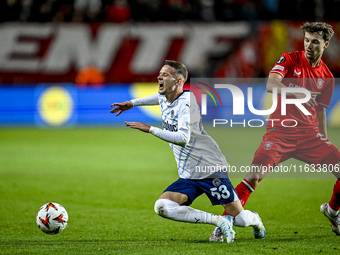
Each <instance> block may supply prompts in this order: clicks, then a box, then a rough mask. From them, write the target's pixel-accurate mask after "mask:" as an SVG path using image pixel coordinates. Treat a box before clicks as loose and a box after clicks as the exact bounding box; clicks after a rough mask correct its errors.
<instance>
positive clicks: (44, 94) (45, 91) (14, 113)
mask: <svg viewBox="0 0 340 255" xmlns="http://www.w3.org/2000/svg"><path fill="white" fill-rule="evenodd" d="M239 88H240V89H241V91H242V93H243V96H244V99H245V100H244V114H243V115H235V114H233V109H234V108H235V107H234V106H233V96H232V94H231V93H230V91H228V90H226V89H223V90H222V89H216V91H217V92H218V96H219V99H217V97H216V95H215V94H214V93H212V92H211V93H210V94H211V96H208V97H207V107H206V110H207V113H208V114H206V115H203V120H204V121H205V122H208V123H209V122H212V120H213V119H226V120H228V121H229V122H228V125H230V120H232V121H233V122H234V123H236V122H239V123H241V124H238V125H237V124H236V125H235V126H239V127H242V126H243V125H242V123H243V122H244V120H245V122H246V124H247V121H249V120H251V119H262V120H263V121H265V119H266V118H268V116H259V115H254V114H253V113H252V112H251V111H250V110H249V106H248V104H247V96H248V93H249V90H248V88H249V87H247V86H240V87H239ZM157 91H158V84H157V83H134V84H110V85H107V86H102V87H77V86H75V85H74V84H39V85H35V86H28V85H22V86H20V85H16V86H13V85H10V86H6V85H3V86H0V126H3V127H5V126H38V127H72V126H77V125H121V126H124V121H141V122H145V123H148V124H155V125H161V119H160V110H159V106H146V107H136V108H135V109H132V110H130V111H127V112H124V113H123V114H122V115H120V116H119V117H116V116H115V115H114V114H111V113H110V110H111V109H112V108H111V107H110V105H111V104H112V103H115V102H123V101H126V100H130V99H132V98H141V97H146V96H149V95H151V94H154V93H157ZM206 91H207V90H206ZM203 93H205V92H204V91H203ZM271 95H272V94H270V93H267V92H266V90H265V85H264V84H256V86H255V85H254V84H253V85H252V99H253V106H254V108H255V109H259V110H260V109H269V108H270V106H271ZM196 97H197V101H198V103H199V104H200V106H201V95H196ZM213 97H215V98H213ZM220 100H221V101H220ZM221 103H222V105H221ZM326 112H327V116H328V124H329V126H331V127H340V84H336V86H335V88H334V92H333V98H332V101H331V104H330V106H329V108H328V109H327V111H326ZM252 124H253V125H259V124H260V123H258V122H256V121H253V122H252ZM265 124H266V123H265ZM245 126H247V125H245Z"/></svg>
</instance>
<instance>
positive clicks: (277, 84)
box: [266, 73, 321, 107]
mask: <svg viewBox="0 0 340 255" xmlns="http://www.w3.org/2000/svg"><path fill="white" fill-rule="evenodd" d="M281 81H282V76H281V75H279V74H277V73H271V74H269V76H268V81H267V85H266V90H267V92H269V93H272V92H273V89H274V88H276V89H277V94H278V95H281V89H282V88H286V86H285V85H284V84H283V83H282V82H281ZM310 93H311V98H310V100H309V101H308V102H306V103H305V104H306V105H307V106H310V107H313V106H317V102H316V97H317V96H318V95H320V94H321V93H320V92H315V91H310ZM287 96H291V97H295V98H298V99H301V98H305V97H306V95H305V94H304V93H299V92H291V93H287Z"/></svg>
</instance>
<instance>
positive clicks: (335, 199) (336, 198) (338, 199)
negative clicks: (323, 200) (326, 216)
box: [328, 180, 340, 211]
mask: <svg viewBox="0 0 340 255" xmlns="http://www.w3.org/2000/svg"><path fill="white" fill-rule="evenodd" d="M328 204H329V206H330V207H331V208H332V209H333V210H335V211H337V210H339V209H340V181H339V180H337V181H336V182H335V185H334V188H333V195H332V198H331V200H330V201H329V203H328Z"/></svg>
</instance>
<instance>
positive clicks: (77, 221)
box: [0, 128, 340, 254]
mask: <svg viewBox="0 0 340 255" xmlns="http://www.w3.org/2000/svg"><path fill="white" fill-rule="evenodd" d="M209 131H210V130H209ZM339 131H340V130H339V129H330V130H329V138H330V139H331V141H332V142H333V143H334V144H335V145H337V146H338V147H339V146H340V136H339ZM210 133H211V135H212V136H213V137H215V138H216V140H218V141H217V142H218V143H219V144H220V146H221V149H222V151H223V152H224V154H225V155H226V157H227V159H228V161H229V162H230V163H231V164H234V165H237V166H241V165H249V164H250V163H251V160H252V157H253V154H254V152H255V150H256V148H257V146H258V145H259V143H260V141H261V137H262V135H263V133H264V130H263V129H250V128H248V129H241V128H240V129H230V128H229V129H228V128H226V129H221V130H218V131H215V130H214V131H213V132H210ZM221 137H223V138H221ZM219 140H220V141H219ZM221 140H223V141H221ZM290 162H294V161H290ZM269 175H270V174H269ZM177 178H178V174H177V170H176V165H175V160H174V157H173V155H172V152H171V149H170V148H169V146H168V144H167V143H166V142H163V141H161V140H159V139H157V138H155V137H153V136H152V135H149V134H145V133H142V132H139V131H137V130H132V129H129V128H77V129H29V128H27V129H0V205H1V206H0V254H315V253H323V254H339V251H340V246H339V243H340V236H336V235H335V234H334V233H333V232H332V231H331V227H330V223H329V222H328V221H327V220H326V218H325V217H324V216H323V215H322V214H321V213H320V212H319V206H320V205H321V204H322V203H324V202H328V201H329V198H330V196H331V193H332V188H333V184H334V182H335V178H304V179H302V178H273V177H272V178H270V176H268V178H266V179H265V180H264V181H263V182H262V183H261V185H260V186H259V187H258V189H257V190H256V191H255V192H254V194H252V196H251V198H250V199H249V201H248V203H247V205H246V208H247V209H249V210H256V211H257V212H258V213H259V214H260V215H261V217H262V220H263V222H264V224H265V226H266V230H267V235H266V238H265V239H264V240H255V239H254V238H253V235H252V229H251V228H235V230H236V232H237V240H236V241H235V243H233V244H227V243H210V242H209V241H208V239H209V236H210V234H211V232H212V230H213V229H214V227H213V226H211V225H203V224H197V225H195V224H188V223H181V222H174V221H170V220H167V219H163V218H161V217H159V216H158V215H156V214H155V213H154V210H153V206H154V202H155V201H156V199H157V198H158V197H159V196H160V194H161V193H162V191H163V190H164V189H165V188H166V187H167V186H168V185H169V184H170V183H171V182H172V181H174V180H176V179H177ZM240 180H241V179H240V178H232V179H231V181H232V183H233V184H234V186H236V185H237V184H238V183H239V181H240ZM47 202H57V203H60V204H62V205H63V206H64V207H65V208H66V210H67V211H68V214H69V223H68V226H67V228H66V229H65V230H64V231H63V232H62V233H60V234H58V235H53V236H50V235H46V234H44V233H43V232H41V231H40V230H39V229H38V227H37V226H36V224H35V215H36V212H37V211H38V209H39V208H40V206H41V205H43V204H45V203H47ZM192 206H193V207H195V208H197V209H201V210H205V211H209V212H213V213H216V214H220V213H222V207H218V206H215V207H212V206H211V204H210V202H209V200H208V199H207V198H206V197H205V196H204V195H203V196H201V197H199V198H198V199H197V200H196V201H195V202H194V203H193V205H192Z"/></svg>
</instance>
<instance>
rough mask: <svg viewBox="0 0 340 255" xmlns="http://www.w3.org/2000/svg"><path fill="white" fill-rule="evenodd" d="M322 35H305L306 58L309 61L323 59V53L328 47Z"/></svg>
mask: <svg viewBox="0 0 340 255" xmlns="http://www.w3.org/2000/svg"><path fill="white" fill-rule="evenodd" d="M328 44H329V42H326V41H325V40H324V39H323V38H322V36H321V35H319V34H317V33H308V32H306V33H305V40H304V46H305V57H306V59H309V60H318V59H320V58H321V56H322V54H323V51H324V50H325V49H326V48H327V47H328Z"/></svg>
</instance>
